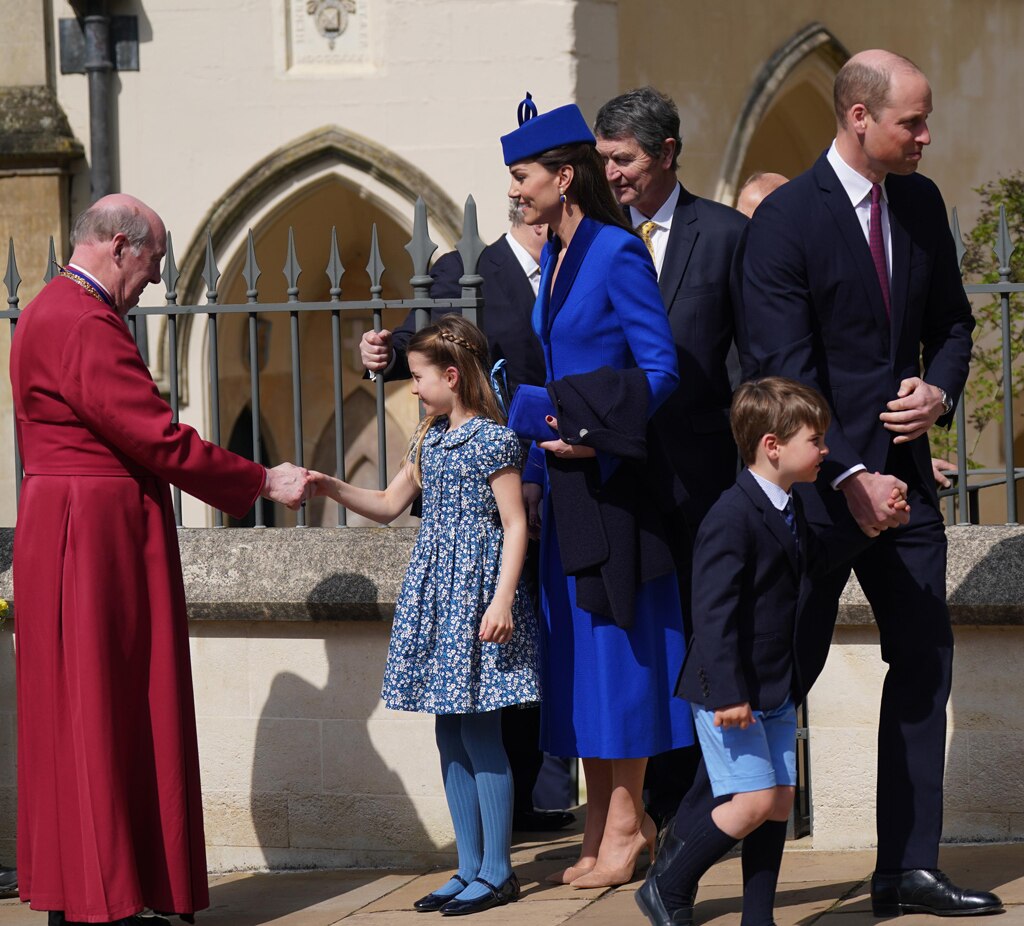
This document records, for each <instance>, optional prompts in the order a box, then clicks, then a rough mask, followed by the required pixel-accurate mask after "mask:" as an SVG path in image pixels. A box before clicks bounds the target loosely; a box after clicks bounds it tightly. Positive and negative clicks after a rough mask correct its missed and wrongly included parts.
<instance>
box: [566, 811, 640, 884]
mask: <svg viewBox="0 0 1024 926" xmlns="http://www.w3.org/2000/svg"><path fill="white" fill-rule="evenodd" d="M657 838H658V828H657V827H656V826H655V825H654V821H653V820H652V819H651V818H650V817H649V816H647V814H644V818H643V820H641V821H640V830H639V831H638V832H637V834H636V836H635V837H634V838H633V844H632V846H630V848H629V854H628V856H627V858H626V860H625V862H623V863H622V864H621V865H620V866H618V867H616V868H609V867H604V866H602V865H601V859H600V856H598V863H597V864H596V865H595V866H594V867H593V868H592V869H591V870H590V871H589V872H587V873H586V874H584V875H581V876H580V877H578V878H576V879H575V880H574V881H571V882H570V884H571V886H572V887H574V888H577V889H582V888H588V887H618V886H619V885H620V884H627V883H628V882H630V881H632V880H633V874H634V872H635V871H636V863H637V859H638V858H639V857H640V853H641V852H643V851H644V849H646V850H647V854H648V857H649V858H650V861H651V862H652V863H653V862H654V855H655V842H656V840H657Z"/></svg>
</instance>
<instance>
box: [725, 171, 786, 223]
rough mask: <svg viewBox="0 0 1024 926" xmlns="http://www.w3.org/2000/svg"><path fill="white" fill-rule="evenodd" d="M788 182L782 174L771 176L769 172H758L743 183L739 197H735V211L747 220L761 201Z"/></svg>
mask: <svg viewBox="0 0 1024 926" xmlns="http://www.w3.org/2000/svg"><path fill="white" fill-rule="evenodd" d="M788 180H789V178H788V177H784V176H782V174H773V173H772V172H771V171H763V170H759V171H757V172H756V173H753V174H751V175H750V176H749V177H747V179H746V180H745V181H744V182H743V186H741V187H740V192H739V195H738V196H737V197H736V208H737V210H739V211H740V212H742V213H743V214H744V215H745V216H746V217H747V218H748V219H749V218H750V217H751V216H752V215H753V214H754V210H755V209H757V207H758V206H760V205H761V200H762V199H764V198H765V197H766V196H767V195H768V194H769V193H771V192H772V191H773V190H777V189H778V188H779V187H780V186H782V184H784V183H786V182H788Z"/></svg>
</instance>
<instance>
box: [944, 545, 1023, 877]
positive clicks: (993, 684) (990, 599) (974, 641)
mask: <svg viewBox="0 0 1024 926" xmlns="http://www.w3.org/2000/svg"><path fill="white" fill-rule="evenodd" d="M954 530H957V531H964V532H967V531H970V532H971V534H972V535H973V534H974V533H975V532H977V531H986V532H987V530H986V528H978V527H967V528H954ZM958 549H963V546H962V545H959V544H951V545H950V562H949V572H950V579H951V582H950V585H951V587H953V591H952V593H951V594H950V596H949V603H950V606H951V607H952V608H955V609H956V622H957V623H956V625H955V626H954V632H955V635H956V655H955V657H954V667H953V693H952V696H951V697H950V702H949V703H950V708H949V714H950V721H951V735H950V737H949V741H948V744H947V754H946V779H945V813H944V815H943V839H944V840H946V841H949V842H963V841H970V842H988V841H997V842H1003V841H1010V840H1019V839H1020V838H1021V827H1022V821H1024V790H1022V788H1021V783H1022V781H1024V772H1022V770H1021V758H1022V756H1024V714H1022V711H1021V704H1022V700H1024V699H1022V695H1021V694H1020V684H1019V679H1020V646H1021V637H1022V634H1024V627H1022V620H1021V609H1022V602H1024V573H1022V570H1021V568H1020V564H1021V562H1024V535H1022V534H1020V533H1017V534H1016V535H1014V536H1010V537H1008V538H1007V539H1005V540H1001V541H998V542H997V543H994V544H992V546H991V547H990V548H989V550H988V551H987V553H986V554H985V556H984V557H983V558H981V559H980V560H978V561H977V562H975V563H973V564H972V565H971V566H970V568H968V569H965V570H961V569H959V568H958V566H959V563H958V562H957V559H958ZM961 575H962V578H961V577H960V576H961ZM978 875H981V872H980V871H979V872H978ZM972 877H973V878H974V881H972V882H971V883H972V885H974V884H976V885H977V886H978V887H981V888H984V889H986V890H990V889H992V888H993V886H995V885H998V884H999V882H998V881H997V880H993V879H988V878H986V877H985V876H981V877H978V876H975V874H974V873H973V872H972Z"/></svg>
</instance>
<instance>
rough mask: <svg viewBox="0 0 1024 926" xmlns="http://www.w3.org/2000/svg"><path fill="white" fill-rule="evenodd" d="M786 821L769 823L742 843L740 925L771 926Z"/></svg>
mask: <svg viewBox="0 0 1024 926" xmlns="http://www.w3.org/2000/svg"><path fill="white" fill-rule="evenodd" d="M785 847H786V821H785V820H766V821H765V822H764V823H762V824H761V825H760V826H759V827H758V828H757V829H756V830H754V831H753V832H752V833H749V834H748V835H747V836H746V837H745V838H744V840H743V916H742V919H741V920H740V926H771V924H772V923H773V922H774V920H773V915H774V909H775V889H776V887H777V886H778V883H779V868H780V866H781V865H782V851H783V849H785Z"/></svg>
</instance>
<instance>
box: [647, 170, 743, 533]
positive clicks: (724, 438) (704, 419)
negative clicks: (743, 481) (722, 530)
mask: <svg viewBox="0 0 1024 926" xmlns="http://www.w3.org/2000/svg"><path fill="white" fill-rule="evenodd" d="M746 225H747V219H746V218H745V217H744V216H743V215H742V214H741V213H739V212H737V211H736V210H735V209H730V208H729V207H728V206H723V205H722V204H721V203H716V202H712V201H711V200H708V199H702V198H701V197H699V196H694V195H693V194H692V193H690V192H689V191H688V190H687V189H686V188H685V187H683V186H682V185H680V187H679V201H678V202H677V203H676V208H675V212H673V214H672V228H671V231H670V233H669V236H668V246H667V249H666V251H665V260H664V263H663V264H662V268H661V275H660V277H659V279H658V288H659V289H660V290H661V298H662V301H663V303H664V305H665V309H666V311H667V312H668V322H669V326H670V327H671V329H672V339H673V340H674V341H675V346H676V355H677V359H678V363H679V388H678V389H677V390H676V391H675V392H674V393H673V394H672V395H671V396H669V398H668V399H667V400H666V401H665V404H664V405H662V407H661V408H660V409H659V410H658V412H657V413H656V414H655V416H654V419H653V422H654V426H655V428H656V429H657V430H658V433H659V435H660V437H661V440H662V443H663V445H664V447H665V450H666V452H667V453H668V455H669V458H670V460H671V463H672V468H673V470H674V471H675V472H676V474H677V475H678V476H679V478H680V479H681V480H682V483H683V486H684V488H685V490H686V494H687V496H688V499H687V500H686V502H685V503H684V513H685V515H686V520H687V522H688V525H689V529H690V531H691V536H692V535H693V534H695V533H696V530H697V526H698V524H699V523H700V520H701V518H703V517H704V515H705V513H706V512H707V510H708V509H709V508H710V507H711V505H712V503H713V502H714V501H715V499H717V498H718V496H719V495H720V494H721V493H722V492H723V491H724V490H725V489H727V488H728V487H729V486H730V485H732V483H733V479H734V477H735V474H736V463H737V456H736V446H735V444H734V443H733V439H732V433H731V432H730V430H729V405H730V403H731V401H732V385H731V384H730V377H729V368H728V361H729V354H730V348H731V347H732V344H733V340H734V337H735V314H736V312H735V303H736V302H738V291H737V283H738V272H737V267H736V266H734V260H735V257H736V252H737V245H738V243H739V241H740V238H741V236H742V234H743V230H744V228H745V227H746Z"/></svg>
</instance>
